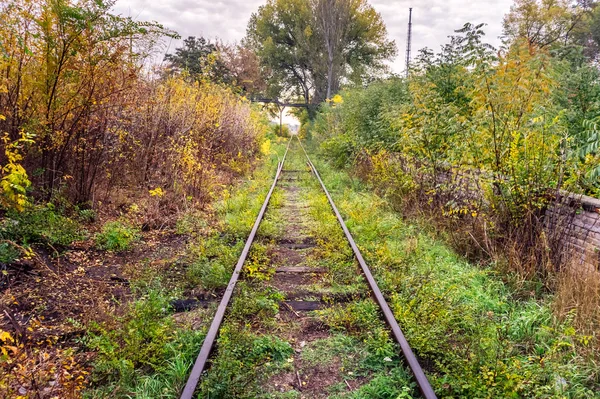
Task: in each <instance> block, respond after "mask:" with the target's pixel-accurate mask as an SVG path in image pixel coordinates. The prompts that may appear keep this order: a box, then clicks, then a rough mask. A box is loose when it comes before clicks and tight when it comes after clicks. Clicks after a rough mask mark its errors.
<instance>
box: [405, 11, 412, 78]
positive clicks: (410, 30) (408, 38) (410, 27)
mask: <svg viewBox="0 0 600 399" xmlns="http://www.w3.org/2000/svg"><path fill="white" fill-rule="evenodd" d="M411 39H412V7H411V8H409V9H408V37H407V40H406V77H408V71H409V70H410V46H411Z"/></svg>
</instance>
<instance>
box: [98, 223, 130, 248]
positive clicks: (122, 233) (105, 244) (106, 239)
mask: <svg viewBox="0 0 600 399" xmlns="http://www.w3.org/2000/svg"><path fill="white" fill-rule="evenodd" d="M139 240H140V230H139V229H138V228H137V227H134V226H131V225H129V224H127V223H125V222H121V221H114V222H108V223H106V224H105V225H104V226H103V227H102V232H100V233H98V234H96V245H97V246H98V247H100V248H102V249H106V250H108V251H116V252H120V251H126V250H128V249H129V248H131V245H132V244H133V243H135V242H137V241H139Z"/></svg>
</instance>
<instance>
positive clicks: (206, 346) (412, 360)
mask: <svg viewBox="0 0 600 399" xmlns="http://www.w3.org/2000/svg"><path fill="white" fill-rule="evenodd" d="M292 140H294V138H291V139H290V140H289V142H288V145H287V148H286V151H285V153H284V156H283V158H282V159H281V161H280V162H279V163H278V165H277V172H276V173H275V178H274V180H273V184H272V185H271V188H270V190H269V192H268V193H267V196H266V198H265V201H264V203H263V205H262V207H261V209H260V212H259V213H258V216H257V218H256V221H255V222H254V225H253V227H252V230H251V231H250V235H249V236H248V239H247V240H246V244H245V246H244V249H243V250H242V253H241V255H240V258H239V260H238V262H237V264H236V266H235V269H234V271H233V274H232V276H231V279H230V280H229V283H228V285H227V288H226V290H225V292H224V294H223V297H222V299H221V302H220V303H219V306H218V308H217V312H216V313H215V316H214V318H213V321H212V323H211V325H210V328H209V330H208V333H207V335H206V337H205V339H204V342H203V344H202V348H201V349H200V353H199V354H198V357H197V359H196V362H195V363H194V367H193V368H192V371H191V373H190V376H189V378H188V381H187V383H186V385H185V388H184V390H183V392H182V394H181V399H191V398H192V397H193V395H194V392H195V390H196V387H197V385H198V382H199V381H200V378H201V377H202V374H203V372H204V370H205V367H206V363H207V361H208V359H209V356H210V354H211V351H212V349H213V346H214V343H215V340H216V338H217V335H218V333H219V328H220V327H221V323H222V322H223V318H224V316H225V313H226V311H227V307H228V305H229V302H230V301H231V297H232V295H233V290H234V288H235V285H236V283H237V281H238V280H239V276H240V273H241V272H242V268H243V265H244V262H245V261H246V258H247V256H248V253H249V251H250V248H251V246H252V243H253V241H254V238H255V237H256V233H257V231H258V229H259V226H260V223H261V221H262V220H263V217H264V215H265V212H266V210H267V207H268V205H269V200H270V199H271V196H272V194H273V191H274V190H275V187H276V186H277V182H278V181H279V178H280V176H281V173H282V170H283V166H284V164H285V160H286V157H287V154H288V151H289V148H290V144H291V142H292ZM298 143H299V144H300V146H301V148H302V150H303V152H304V155H305V156H306V160H307V164H308V166H309V167H310V170H311V172H312V174H313V175H314V176H315V177H316V178H317V180H318V181H319V184H320V185H321V188H322V189H323V192H324V193H325V195H326V196H327V199H328V201H329V204H330V205H331V208H332V210H333V212H334V213H335V215H336V217H337V220H338V221H339V223H340V226H341V227H342V230H343V231H344V234H345V236H346V239H347V240H348V243H349V244H350V247H351V248H352V251H353V252H354V256H355V257H356V260H357V261H358V263H359V264H360V267H361V269H362V273H363V275H364V277H365V278H366V280H367V283H368V285H369V288H370V290H371V293H372V294H373V297H374V299H375V301H376V302H377V304H378V305H379V308H380V310H381V312H382V313H383V316H384V318H385V321H386V322H387V324H388V326H389V327H390V329H391V331H392V334H393V335H394V339H395V340H396V342H397V343H398V344H399V345H400V349H401V351H402V354H403V355H404V359H405V361H406V363H407V364H408V366H409V367H410V369H411V371H412V373H413V375H414V377H415V381H416V383H417V385H418V387H419V390H420V391H421V394H422V396H423V397H424V398H425V399H432V398H436V395H435V392H434V391H433V389H432V388H431V385H430V383H429V381H428V380H427V377H426V375H425V373H424V372H423V369H422V368H421V365H420V364H419V362H418V360H417V358H416V356H415V355H414V353H413V351H412V349H411V348H410V345H409V344H408V341H407V340H406V338H405V337H404V334H403V333H402V330H401V329H400V326H399V325H398V322H397V321H396V318H395V317H394V314H393V312H392V310H391V309H390V307H389V305H388V304H387V302H386V300H385V298H384V296H383V294H382V293H381V291H380V289H379V287H378V285H377V282H376V281H375V278H374V277H373V275H372V273H371V271H370V269H369V267H368V266H367V263H366V262H365V260H364V258H363V256H362V254H361V253H360V250H359V249H358V247H357V245H356V243H355V242H354V239H353V238H352V234H351V233H350V231H349V230H348V228H347V227H346V223H345V222H344V220H343V218H342V216H341V214H340V212H339V211H338V209H337V207H336V206H335V203H334V202H333V199H332V197H331V195H330V194H329V191H328V190H327V188H326V187H325V184H324V183H323V180H322V179H321V176H320V175H319V172H318V171H317V169H316V167H315V165H314V164H313V163H312V161H311V160H310V157H309V156H308V153H307V152H306V150H305V149H304V147H303V146H302V144H301V143H300V140H299V139H298Z"/></svg>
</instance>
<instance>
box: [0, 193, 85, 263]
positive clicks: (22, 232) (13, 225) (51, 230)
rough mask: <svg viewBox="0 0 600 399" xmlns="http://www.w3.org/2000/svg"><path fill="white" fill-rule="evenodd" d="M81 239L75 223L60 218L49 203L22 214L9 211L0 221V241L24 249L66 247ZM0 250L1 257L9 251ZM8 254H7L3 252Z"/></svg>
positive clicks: (71, 220)
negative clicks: (36, 245) (15, 244)
mask: <svg viewBox="0 0 600 399" xmlns="http://www.w3.org/2000/svg"><path fill="white" fill-rule="evenodd" d="M84 237H85V231H83V230H81V228H80V226H79V223H78V222H77V221H76V220H74V219H72V218H69V217H67V216H65V215H63V214H62V213H61V212H60V211H59V210H57V209H56V207H55V206H54V205H53V204H52V203H48V204H46V205H43V206H42V205H36V206H30V207H28V208H26V209H25V210H24V211H23V212H15V211H9V212H8V213H7V216H6V218H4V219H3V220H2V221H0V239H4V240H11V241H13V242H15V243H17V244H19V245H21V244H22V245H23V246H25V247H27V246H29V245H30V244H42V245H49V246H57V245H58V246H67V245H70V244H71V243H72V242H73V241H76V240H81V239H83V238H84ZM4 248H5V249H4V250H2V249H0V251H1V252H2V253H4V254H5V255H6V254H7V253H9V252H10V253H14V251H13V250H8V249H6V248H7V247H6V246H5V247H4ZM7 251H8V252H7Z"/></svg>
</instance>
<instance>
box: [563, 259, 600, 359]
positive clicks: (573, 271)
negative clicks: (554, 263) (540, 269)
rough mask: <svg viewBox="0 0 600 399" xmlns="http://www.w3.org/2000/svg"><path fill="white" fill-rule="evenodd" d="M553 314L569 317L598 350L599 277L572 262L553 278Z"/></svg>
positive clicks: (599, 330) (598, 274)
mask: <svg viewBox="0 0 600 399" xmlns="http://www.w3.org/2000/svg"><path fill="white" fill-rule="evenodd" d="M554 306H555V311H556V314H557V315H559V316H560V317H563V318H567V317H572V318H573V323H574V325H575V327H577V329H578V330H579V331H581V332H582V333H584V334H587V335H590V336H592V337H593V340H594V341H595V343H596V347H600V335H599V332H600V273H599V272H597V271H594V270H590V269H589V268H584V267H581V266H580V265H579V263H578V262H577V263H575V262H572V263H571V264H570V267H568V268H565V271H563V272H561V273H559V274H558V275H557V280H556V298H555V301H554Z"/></svg>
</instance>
